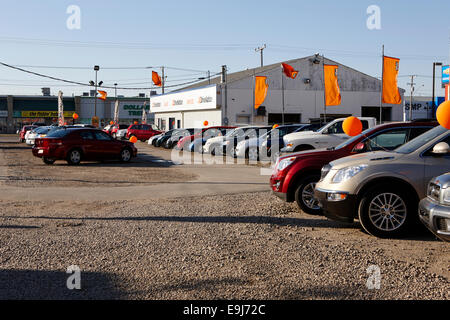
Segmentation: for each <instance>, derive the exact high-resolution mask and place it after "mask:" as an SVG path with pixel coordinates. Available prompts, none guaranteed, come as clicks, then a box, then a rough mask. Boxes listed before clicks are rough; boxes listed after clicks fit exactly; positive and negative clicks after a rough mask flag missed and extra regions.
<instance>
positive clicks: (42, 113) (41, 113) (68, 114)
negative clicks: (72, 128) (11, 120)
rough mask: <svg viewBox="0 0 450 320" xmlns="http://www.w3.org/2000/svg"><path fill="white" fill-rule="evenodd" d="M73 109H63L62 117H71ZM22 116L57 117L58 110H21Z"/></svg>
mask: <svg viewBox="0 0 450 320" xmlns="http://www.w3.org/2000/svg"><path fill="white" fill-rule="evenodd" d="M74 113H75V111H64V117H69V118H70V117H72V115H73V114H74ZM21 115H22V118H57V117H58V111H22V113H21Z"/></svg>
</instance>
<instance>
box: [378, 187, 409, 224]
mask: <svg viewBox="0 0 450 320" xmlns="http://www.w3.org/2000/svg"><path fill="white" fill-rule="evenodd" d="M406 214H407V209H406V204H405V202H404V201H403V199H402V198H401V197H399V196H398V195H396V194H394V193H381V194H379V195H377V196H376V197H375V198H373V199H372V201H371V202H370V204H369V219H370V221H371V223H372V224H373V225H374V226H375V227H376V228H377V229H379V230H382V231H394V230H396V229H398V228H400V227H401V226H402V225H403V224H404V223H405V220H406Z"/></svg>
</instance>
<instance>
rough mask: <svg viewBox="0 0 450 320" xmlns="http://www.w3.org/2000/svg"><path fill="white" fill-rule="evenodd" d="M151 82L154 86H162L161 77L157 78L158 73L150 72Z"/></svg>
mask: <svg viewBox="0 0 450 320" xmlns="http://www.w3.org/2000/svg"><path fill="white" fill-rule="evenodd" d="M152 80H153V84H154V85H155V86H158V87H161V86H162V82H161V77H160V76H159V74H158V72H155V71H152Z"/></svg>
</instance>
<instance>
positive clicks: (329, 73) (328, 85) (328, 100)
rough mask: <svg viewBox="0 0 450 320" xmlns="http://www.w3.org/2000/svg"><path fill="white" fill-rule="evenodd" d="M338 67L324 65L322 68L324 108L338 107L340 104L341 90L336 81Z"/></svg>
mask: <svg viewBox="0 0 450 320" xmlns="http://www.w3.org/2000/svg"><path fill="white" fill-rule="evenodd" d="M337 69H338V66H335V65H328V64H325V65H324V66H323V74H324V85H325V106H338V105H340V104H341V90H340V89H339V83H338V79H337V74H336V72H337Z"/></svg>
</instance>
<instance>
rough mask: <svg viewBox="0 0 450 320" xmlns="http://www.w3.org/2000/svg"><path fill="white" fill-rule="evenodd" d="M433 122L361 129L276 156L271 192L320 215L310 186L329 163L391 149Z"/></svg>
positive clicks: (419, 133)
mask: <svg viewBox="0 0 450 320" xmlns="http://www.w3.org/2000/svg"><path fill="white" fill-rule="evenodd" d="M437 124H438V123H437V122H397V123H389V124H383V125H379V126H376V127H373V128H370V129H367V130H365V131H364V132H363V133H361V134H360V135H358V136H355V137H353V138H351V139H349V140H347V141H345V142H343V143H342V144H340V145H338V146H337V147H335V148H328V149H322V150H320V149H319V150H314V151H302V152H297V153H292V154H289V155H285V156H282V157H280V158H279V159H278V160H277V163H276V164H275V167H274V171H273V172H272V176H271V177H270V186H271V188H272V192H273V193H274V194H275V195H277V196H278V197H279V198H281V199H283V200H284V201H286V202H293V201H296V202H297V204H298V206H299V207H300V209H302V211H304V212H306V213H309V214H321V212H322V211H321V209H320V207H319V205H318V201H317V200H316V199H315V198H314V196H313V194H314V188H315V185H316V183H317V182H318V181H319V179H320V175H321V169H322V167H323V166H324V165H326V164H328V163H329V162H331V161H333V160H336V159H339V158H342V157H346V156H349V155H352V154H356V153H362V152H368V151H377V150H394V149H395V148H397V147H398V146H400V145H402V144H404V143H406V142H407V141H409V140H411V139H413V138H415V137H417V136H419V135H421V134H422V133H424V132H426V131H428V130H429V129H431V128H433V127H435V126H437Z"/></svg>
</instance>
